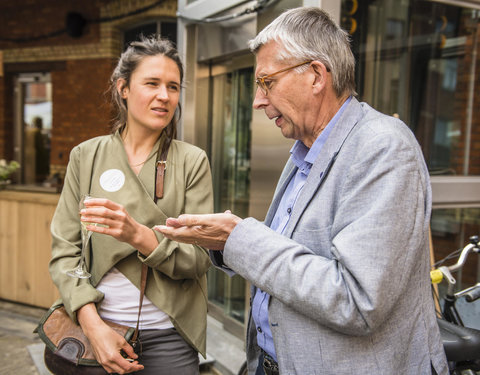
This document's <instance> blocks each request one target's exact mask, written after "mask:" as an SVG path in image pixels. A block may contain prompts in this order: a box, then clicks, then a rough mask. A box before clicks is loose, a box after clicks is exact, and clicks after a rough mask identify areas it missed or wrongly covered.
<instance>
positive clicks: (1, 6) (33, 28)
mask: <svg viewBox="0 0 480 375" xmlns="http://www.w3.org/2000/svg"><path fill="white" fill-rule="evenodd" d="M152 3H154V0H82V1H78V0H15V1H0V51H1V52H2V58H3V68H4V69H3V70H4V73H3V76H0V158H7V159H11V158H12V157H13V129H14V118H13V108H14V100H13V90H14V88H13V80H14V77H15V76H16V75H18V74H19V73H29V72H50V73H51V79H52V90H53V93H52V95H53V98H52V107H53V113H52V144H51V147H52V149H51V154H50V164H51V173H55V172H57V171H59V172H62V171H63V170H64V169H65V166H66V164H67V162H68V155H69V153H70V151H71V149H72V147H73V146H75V145H76V144H78V143H80V142H82V141H83V140H86V139H88V138H92V137H95V136H98V135H101V134H107V133H109V131H110V127H109V123H110V120H111V118H112V117H113V116H112V113H111V106H110V104H109V102H108V99H109V96H108V95H105V91H106V90H107V89H108V80H109V77H110V74H111V72H112V69H113V67H114V63H115V61H116V59H117V58H118V56H119V55H120V53H121V49H122V33H123V30H125V29H128V28H129V27H132V26H137V25H138V24H139V23H142V22H144V21H150V22H151V20H158V19H165V18H167V17H168V18H170V19H172V18H175V17H176V9H177V8H176V5H177V3H176V0H166V1H164V2H162V3H161V4H160V5H158V6H155V7H154V8H151V9H149V10H148V11H146V12H142V13H139V14H136V15H131V16H128V17H124V15H126V14H129V13H130V12H132V11H135V10H138V9H141V8H144V7H146V6H148V5H151V4H152ZM71 12H75V13H80V14H81V15H82V17H84V18H85V19H87V20H90V22H88V23H87V25H86V26H85V28H84V29H83V33H82V35H81V36H79V37H72V36H71V35H69V33H68V32H67V29H66V18H67V14H68V13H71ZM106 19H111V20H110V21H106V22H99V20H106ZM48 34H55V35H53V36H51V37H48V38H45V37H42V36H45V35H48ZM0 71H1V70H0Z"/></svg>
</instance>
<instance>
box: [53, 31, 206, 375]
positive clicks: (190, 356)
mask: <svg viewBox="0 0 480 375" xmlns="http://www.w3.org/2000/svg"><path fill="white" fill-rule="evenodd" d="M182 79H183V67H182V63H181V61H180V58H179V56H178V53H177V51H176V50H175V49H174V48H173V47H172V45H171V43H170V42H168V41H167V40H163V39H156V38H142V39H141V40H140V41H139V42H133V43H131V45H130V46H129V48H128V49H127V50H126V51H125V52H124V53H123V54H122V56H121V57H120V60H119V62H118V64H117V67H116V68H115V70H114V72H113V74H112V77H111V91H112V95H113V103H114V106H115V107H116V109H117V111H118V116H117V121H116V123H115V126H114V129H113V133H112V134H111V135H108V136H102V137H97V138H94V139H91V140H88V141H86V142H83V143H81V144H80V145H78V146H76V147H75V148H74V149H73V150H72V152H71V155H70V161H69V165H68V168H67V173H66V177H65V185H64V188H63V191H62V194H61V196H60V200H59V203H58V206H57V209H56V212H55V215H54V218H53V221H52V237H53V244H52V248H53V250H52V252H53V257H52V260H51V262H50V273H51V275H52V278H53V281H54V282H55V284H56V286H57V288H58V289H59V291H60V295H61V301H62V303H63V304H64V305H65V307H66V310H67V311H68V313H69V315H70V316H71V317H72V318H73V319H74V320H75V321H78V323H79V324H80V326H81V327H82V330H83V331H84V333H85V335H86V336H87V337H88V339H89V341H90V342H91V344H92V347H93V349H94V352H95V356H96V358H97V360H98V362H99V363H100V364H101V365H102V366H103V367H104V369H105V370H106V371H107V372H109V373H112V372H113V373H118V374H126V373H131V372H135V371H140V372H139V373H140V374H157V375H158V374H160V375H161V374H186V375H187V374H197V373H198V352H200V353H201V354H203V355H204V356H205V341H206V340H205V338H206V312H207V298H206V272H207V270H208V268H209V266H210V260H209V257H208V253H207V252H206V251H205V250H204V249H203V248H201V247H198V246H195V245H184V244H179V243H177V242H174V241H170V240H168V239H167V238H165V237H163V236H162V235H161V234H160V233H158V232H155V231H153V230H152V229H151V228H152V227H153V226H154V225H155V224H158V223H159V222H160V223H164V222H165V220H166V218H167V217H170V216H175V217H176V216H178V215H179V214H181V213H187V212H189V213H206V212H211V211H212V208H213V207H212V205H213V199H212V186H211V175H210V168H209V163H208V159H207V157H206V155H205V153H204V152H203V151H202V150H200V149H199V148H197V147H195V146H192V145H189V144H186V143H184V142H180V141H177V140H175V139H173V138H174V137H175V133H176V123H177V120H178V117H179V115H180V105H179V97H180V89H181V85H182ZM169 141H171V143H170V146H169V148H168V156H167V158H166V170H165V178H164V183H163V188H164V191H163V197H162V198H159V199H158V200H157V201H156V203H155V201H154V197H155V185H156V182H155V180H156V177H155V175H156V168H155V167H156V159H157V153H159V152H160V151H159V150H162V147H163V146H164V145H165V142H169ZM159 178H160V177H159ZM157 182H158V180H157ZM161 187H162V186H160V188H161ZM157 190H158V189H157ZM86 193H89V194H90V195H91V196H93V197H95V198H93V199H90V200H88V201H87V202H86V208H85V209H83V210H82V211H81V220H82V221H84V222H87V223H94V224H101V225H102V226H97V225H88V226H87V229H89V230H91V231H93V232H94V233H93V235H92V238H91V250H90V252H87V255H88V256H87V258H86V263H87V264H88V265H89V272H90V273H91V275H92V276H91V277H90V278H89V279H77V278H72V277H69V276H67V275H66V274H65V272H66V271H67V270H70V269H72V268H74V267H75V266H76V265H77V264H78V263H79V259H80V256H79V255H80V248H79V243H80V220H79V216H78V203H79V201H80V199H81V197H82V195H83V194H86ZM157 195H158V191H157ZM142 263H145V264H146V265H148V266H149V271H148V279H147V285H146V289H145V299H144V300H143V305H142V314H141V319H140V333H139V340H140V343H141V345H139V349H138V350H137V349H136V351H137V352H138V353H135V352H134V350H133V348H132V347H131V346H130V345H129V344H128V343H127V342H126V341H125V340H124V338H123V337H121V336H120V335H118V334H117V333H115V332H114V331H113V330H111V329H110V328H109V327H108V326H107V325H106V324H105V323H104V322H103V321H102V319H101V318H105V319H108V320H113V321H115V322H117V323H120V324H124V325H129V326H131V327H135V326H136V323H137V317H138V307H139V288H140V285H139V284H140V274H141V269H142ZM121 351H123V352H124V355H125V354H126V356H128V357H130V358H132V359H135V360H136V361H133V362H131V361H128V360H127V359H125V358H124V357H123V356H122V355H121V354H120V352H121Z"/></svg>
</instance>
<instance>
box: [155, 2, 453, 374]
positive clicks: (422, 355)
mask: <svg viewBox="0 0 480 375" xmlns="http://www.w3.org/2000/svg"><path fill="white" fill-rule="evenodd" d="M250 48H251V50H252V51H253V52H254V53H255V54H256V62H257V66H256V72H255V75H256V77H257V79H256V83H257V84H258V89H257V91H256V96H255V100H254V103H253V107H254V108H256V109H263V110H264V111H265V114H266V115H267V116H268V118H269V119H272V120H274V121H275V125H276V126H278V127H279V128H280V131H281V132H282V134H283V135H284V136H285V137H287V138H293V139H295V140H297V142H296V143H295V145H294V146H293V148H292V150H291V157H290V160H289V161H288V162H287V164H286V166H285V169H284V171H283V173H282V175H281V177H280V180H279V182H278V185H277V188H276V191H275V195H274V198H273V201H272V203H271V206H270V209H269V211H268V213H267V216H266V219H265V222H264V223H261V222H258V221H257V220H255V219H253V218H247V219H244V220H242V219H240V218H239V217H237V216H235V215H232V214H231V213H230V212H228V211H227V212H226V213H223V214H214V215H182V216H180V217H179V218H178V219H173V218H171V219H168V220H167V223H166V224H167V225H166V226H158V228H157V230H159V231H161V232H162V233H163V234H164V235H165V236H167V237H168V238H172V239H175V240H178V241H182V242H187V243H198V244H200V245H202V246H206V247H208V248H210V249H211V250H223V252H214V251H212V257H213V259H214V261H215V263H216V264H217V265H220V266H222V265H223V266H227V267H228V268H230V269H231V270H233V271H234V272H236V273H237V274H239V275H241V276H242V277H244V278H245V279H247V280H249V281H250V282H251V283H252V285H253V289H252V296H253V301H252V309H251V317H252V318H253V322H252V319H250V323H249V325H248V334H247V336H248V337H247V359H248V368H249V374H255V373H256V374H262V373H263V371H262V370H264V371H265V373H266V374H267V375H268V374H278V373H280V374H286V375H287V374H288V375H292V374H301V375H307V374H332V375H333V374H335V375H339V374H345V375H351V374H362V375H364V374H369V375H374V374H375V375H377V374H378V375H386V374H390V375H408V374H411V375H419V374H431V373H434V374H435V373H437V374H447V373H448V371H447V365H446V359H445V355H444V351H443V347H442V342H441V338H440V334H439V330H438V326H437V323H436V318H435V312H434V304H433V299H432V297H431V292H430V279H429V250H428V249H429V247H428V226H429V220H430V211H431V191H430V181H429V175H428V171H427V168H426V166H425V162H424V160H423V156H422V153H421V150H420V148H419V146H418V143H417V141H416V140H415V137H414V136H413V134H412V132H411V131H410V130H409V128H408V127H407V126H405V124H403V123H402V122H401V121H400V120H398V119H396V118H393V117H390V116H386V115H383V114H381V113H379V112H377V111H375V110H374V109H372V108H371V107H369V106H368V105H367V104H365V103H360V102H358V101H357V99H355V97H354V96H355V91H354V57H353V55H352V52H351V50H350V46H349V38H348V35H347V34H346V33H345V32H344V31H342V30H341V29H340V28H339V27H338V26H337V24H335V23H334V22H333V21H332V20H331V19H330V17H329V16H328V15H327V14H326V13H325V12H323V11H322V10H320V9H318V8H297V9H292V10H289V11H287V12H285V13H283V14H282V15H280V16H279V17H278V18H277V19H276V20H274V21H273V22H272V23H271V24H270V25H268V26H267V27H266V28H265V29H264V30H263V31H262V32H260V34H259V35H258V36H257V37H256V38H255V39H254V40H252V41H251V42H250Z"/></svg>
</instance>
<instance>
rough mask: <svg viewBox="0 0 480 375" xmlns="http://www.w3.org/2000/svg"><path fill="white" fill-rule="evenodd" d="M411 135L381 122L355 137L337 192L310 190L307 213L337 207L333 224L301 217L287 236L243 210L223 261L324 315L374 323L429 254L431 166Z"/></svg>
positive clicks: (326, 319)
mask: <svg viewBox="0 0 480 375" xmlns="http://www.w3.org/2000/svg"><path fill="white" fill-rule="evenodd" d="M406 139H407V140H406ZM408 139H409V138H405V137H403V138H402V137H392V136H391V134H388V133H382V132H380V133H379V134H376V135H375V136H372V137H370V139H369V140H367V141H366V142H365V143H364V144H363V145H362V147H359V152H357V154H356V155H354V156H353V157H352V158H351V160H354V162H353V163H351V164H350V165H348V163H344V164H342V167H345V169H343V171H342V172H343V174H342V183H341V184H339V185H338V186H335V188H336V189H338V193H337V195H336V196H337V199H336V200H335V202H328V203H326V202H324V201H322V200H321V199H320V201H319V200H316V199H315V197H314V199H312V202H311V203H310V205H309V206H308V207H307V209H306V210H305V212H304V213H303V215H304V216H306V215H308V216H309V217H310V218H312V222H315V221H314V220H315V219H314V218H315V215H317V216H318V215H322V214H327V215H330V213H329V212H327V213H325V211H329V210H334V212H333V214H332V217H333V221H332V222H331V226H330V227H326V228H324V227H321V228H320V227H318V228H302V227H301V226H300V225H299V226H298V228H296V230H295V231H294V232H293V235H292V238H286V237H284V236H282V235H280V234H278V233H276V232H274V231H273V230H271V229H270V228H268V227H266V226H265V225H263V224H261V223H259V222H258V221H256V220H254V219H252V218H249V219H246V220H244V221H243V222H242V223H240V224H239V225H237V227H236V228H235V229H234V231H233V232H232V234H231V235H230V237H229V239H228V241H227V243H226V246H225V250H224V261H225V263H226V264H227V265H228V266H229V267H231V268H232V269H233V270H235V271H236V272H237V273H238V274H240V275H241V276H243V277H245V278H246V279H248V280H249V281H250V282H252V283H253V284H254V285H255V286H257V287H259V288H261V289H263V290H264V291H266V292H268V293H269V294H270V295H272V296H273V297H274V298H276V299H278V300H279V301H281V302H282V303H284V304H286V305H288V306H289V307H291V308H293V309H295V310H296V311H298V312H299V313H300V314H302V315H304V316H308V317H309V318H311V319H314V320H315V321H317V322H318V323H319V324H321V325H324V326H328V327H330V328H332V329H335V330H337V331H340V332H342V333H346V334H350V335H351V334H355V335H367V334H369V333H371V332H372V331H373V330H375V329H376V328H377V327H379V326H380V325H381V324H382V322H384V321H385V319H386V318H387V317H388V315H389V313H390V312H391V311H392V309H394V308H395V305H396V303H397V301H398V300H399V298H401V297H402V293H404V291H405V288H406V285H407V283H408V281H409V280H410V278H411V277H418V276H416V275H418V273H419V272H420V271H419V269H418V267H419V266H418V265H419V264H422V265H425V262H424V261H423V260H422V261H420V259H424V257H425V256H428V250H427V248H426V246H425V245H426V242H425V238H426V233H427V228H428V220H429V215H430V207H429V186H427V185H428V184H427V183H428V174H427V172H426V168H425V167H424V164H423V161H419V155H418V152H417V151H415V149H416V148H415V146H412V143H411V142H410V141H409V140H408ZM327 178H328V176H327ZM317 194H321V189H320V192H317ZM305 229H308V233H307V231H305V232H304V233H303V235H302V236H298V234H299V233H298V232H299V231H301V230H305ZM319 246H322V248H319ZM427 246H428V245H427ZM322 254H323V255H325V256H322ZM327 254H328V256H327ZM422 272H423V271H422ZM414 275H415V276H414Z"/></svg>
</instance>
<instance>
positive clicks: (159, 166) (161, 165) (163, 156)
mask: <svg viewBox="0 0 480 375" xmlns="http://www.w3.org/2000/svg"><path fill="white" fill-rule="evenodd" d="M171 142H172V139H171V138H170V137H167V139H165V141H164V142H161V143H160V146H159V148H158V152H157V163H156V175H155V193H154V194H153V200H154V201H155V203H157V199H161V198H163V183H164V177H165V170H166V169H167V155H168V149H169V147H170V143H171ZM147 274H148V266H147V265H146V264H145V263H143V264H142V275H141V278H140V302H139V304H138V317H137V326H136V327H135V332H134V333H133V336H132V340H131V342H132V345H133V346H135V345H136V342H137V338H138V328H139V325H140V315H141V312H142V305H143V297H144V296H145V288H146V286H147Z"/></svg>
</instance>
